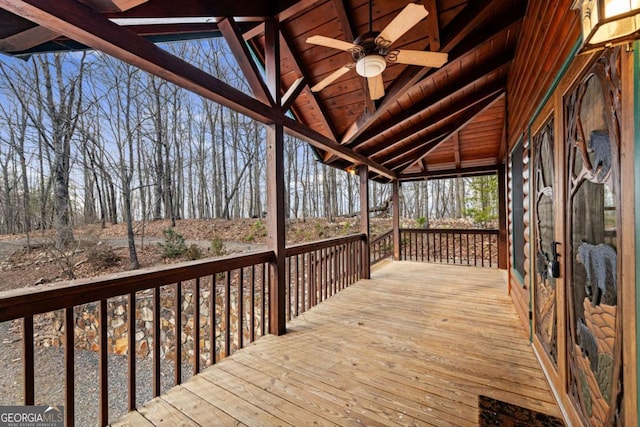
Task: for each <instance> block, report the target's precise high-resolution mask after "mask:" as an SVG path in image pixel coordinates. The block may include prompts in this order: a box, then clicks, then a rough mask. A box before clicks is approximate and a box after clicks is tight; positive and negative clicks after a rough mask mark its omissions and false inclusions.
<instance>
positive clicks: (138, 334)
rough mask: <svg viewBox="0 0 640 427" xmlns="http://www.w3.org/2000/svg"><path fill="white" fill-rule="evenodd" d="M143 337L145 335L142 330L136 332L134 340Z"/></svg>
mask: <svg viewBox="0 0 640 427" xmlns="http://www.w3.org/2000/svg"><path fill="white" fill-rule="evenodd" d="M144 337H145V334H144V331H138V332H136V341H141V340H143V339H144Z"/></svg>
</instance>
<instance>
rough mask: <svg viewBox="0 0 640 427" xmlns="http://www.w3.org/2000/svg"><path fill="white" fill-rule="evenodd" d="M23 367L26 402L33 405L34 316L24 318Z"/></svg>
mask: <svg viewBox="0 0 640 427" xmlns="http://www.w3.org/2000/svg"><path fill="white" fill-rule="evenodd" d="M22 343H23V345H22V351H23V357H24V365H23V367H22V377H23V387H24V404H25V405H33V402H34V401H35V357H34V351H33V316H27V317H25V318H24V319H22Z"/></svg>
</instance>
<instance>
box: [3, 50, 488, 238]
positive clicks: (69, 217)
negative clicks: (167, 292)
mask: <svg viewBox="0 0 640 427" xmlns="http://www.w3.org/2000/svg"><path fill="white" fill-rule="evenodd" d="M166 48H167V49H169V50H171V51H172V52H173V53H175V54H177V55H178V56H180V57H182V58H184V59H186V60H188V61H189V62H191V63H193V64H195V65H196V66H198V67H202V68H203V69H204V70H207V71H208V72H209V73H211V74H212V75H214V76H215V77H218V78H220V79H222V80H224V81H226V82H228V83H229V84H231V85H233V86H234V87H236V88H239V89H241V90H243V91H245V92H250V90H249V87H248V85H247V84H246V82H245V81H244V79H243V77H242V75H240V72H239V71H238V69H237V67H236V65H235V63H234V60H233V58H232V56H231V55H229V54H228V53H227V47H226V45H225V42H224V41H223V40H217V39H212V40H206V41H200V42H190V43H186V44H173V45H169V46H167V47H166ZM0 72H1V78H0V174H1V177H0V234H13V233H35V232H36V231H38V230H46V229H50V228H53V229H55V230H57V233H56V244H57V245H58V246H61V247H62V246H65V245H66V244H67V243H68V242H71V241H72V240H73V237H74V236H73V230H74V227H75V226H77V225H83V224H91V223H96V224H99V223H102V224H106V223H115V222H126V223H130V222H131V221H151V220H156V219H171V220H175V219H181V218H197V219H208V218H226V219H233V218H246V217H256V216H257V217H259V216H262V215H263V214H264V209H265V197H266V196H265V193H264V185H263V183H264V181H265V158H264V156H265V147H264V136H265V130H264V129H263V127H262V125H261V124H259V123H257V122H255V121H253V120H251V119H249V118H247V117H245V116H242V115H241V114H239V113H236V112H234V111H232V110H229V109H227V108H224V107H222V106H220V105H217V104H215V103H212V102H209V101H207V100H204V99H202V98H200V97H198V96H196V95H194V94H191V93H189V92H187V91H185V90H183V89H180V88H178V87H176V86H174V85H172V84H170V83H167V82H165V81H163V80H161V79H159V78H156V77H153V76H151V75H148V74H145V73H144V72H142V71H140V70H138V69H135V68H133V67H131V66H128V65H126V64H124V63H122V62H120V61H118V60H114V59H113V58H110V57H107V56H105V55H103V54H100V53H95V52H86V53H83V52H74V53H67V54H56V55H44V56H33V57H31V58H29V59H28V60H26V61H23V60H19V59H13V58H8V57H7V58H3V59H2V60H1V61H0ZM285 150H286V153H285V156H286V165H285V168H286V172H285V173H286V180H285V181H286V182H285V185H286V188H285V189H284V191H285V192H286V194H287V198H286V200H287V202H288V205H287V209H288V215H289V216H290V217H292V218H304V217H326V218H327V219H329V220H333V219H335V218H338V217H341V216H348V215H350V214H353V213H354V210H357V209H358V206H359V204H358V197H359V196H358V185H357V178H356V177H353V176H351V175H349V174H347V173H346V172H344V171H341V170H336V169H334V168H328V167H325V166H324V165H323V164H322V163H320V162H319V161H318V158H317V153H316V152H315V151H314V149H313V148H311V147H309V146H308V145H307V144H306V143H304V142H303V141H300V140H298V139H296V138H293V137H287V139H286V144H285ZM371 186H372V187H371V192H370V194H371V200H370V204H371V206H373V207H381V206H382V207H384V206H386V205H387V204H388V200H389V198H390V192H391V188H390V186H388V185H383V184H376V183H371ZM495 188H496V181H495V177H480V178H465V179H450V180H433V181H429V182H419V183H405V184H403V186H402V197H401V199H402V204H401V215H402V216H403V217H405V218H413V219H419V218H423V219H422V220H421V221H419V222H420V223H421V225H423V226H428V219H429V218H441V217H461V216H471V217H473V218H474V220H475V221H476V222H478V223H483V222H486V221H487V220H491V219H492V218H493V217H494V216H495V211H496V209H495V205H496V195H495V193H496V191H495ZM129 232H130V233H132V229H131V227H129Z"/></svg>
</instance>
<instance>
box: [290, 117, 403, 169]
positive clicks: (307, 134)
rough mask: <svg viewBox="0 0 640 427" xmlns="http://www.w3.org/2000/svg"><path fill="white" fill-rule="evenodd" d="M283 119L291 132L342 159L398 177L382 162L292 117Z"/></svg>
mask: <svg viewBox="0 0 640 427" xmlns="http://www.w3.org/2000/svg"><path fill="white" fill-rule="evenodd" d="M283 120H284V125H285V127H286V128H287V129H288V133H289V134H291V135H293V136H295V137H297V138H300V139H302V140H304V141H307V142H308V143H309V144H311V145H312V146H314V147H316V148H319V149H321V150H325V151H327V152H330V153H332V154H334V155H336V156H337V157H340V158H341V159H345V160H348V161H349V162H350V163H354V164H356V165H367V166H369V168H370V169H371V171H374V172H376V173H378V174H379V175H381V176H384V177H386V178H388V179H390V180H393V179H395V178H396V174H395V173H394V172H393V171H391V170H390V169H388V168H386V167H384V166H382V165H381V164H380V163H378V162H375V161H373V160H371V159H370V158H368V157H365V156H363V155H362V154H359V153H356V152H355V151H353V150H351V149H349V148H347V147H344V146H342V145H340V144H338V143H337V142H335V141H333V140H331V139H329V138H327V137H326V136H324V135H322V134H320V133H318V132H316V131H314V130H313V129H310V128H308V127H306V126H304V125H303V124H301V123H299V122H297V121H295V120H293V119H292V118H290V117H284V119H283Z"/></svg>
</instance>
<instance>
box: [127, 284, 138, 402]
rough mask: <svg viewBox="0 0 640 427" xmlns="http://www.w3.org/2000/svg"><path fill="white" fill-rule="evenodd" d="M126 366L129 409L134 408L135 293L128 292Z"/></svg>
mask: <svg viewBox="0 0 640 427" xmlns="http://www.w3.org/2000/svg"><path fill="white" fill-rule="evenodd" d="M127 309H128V313H127V334H128V337H127V338H128V343H127V362H128V363H127V368H128V374H129V377H128V390H129V399H128V401H127V407H128V409H129V411H133V410H134V409H136V293H135V292H131V293H129V302H128V304H127Z"/></svg>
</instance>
